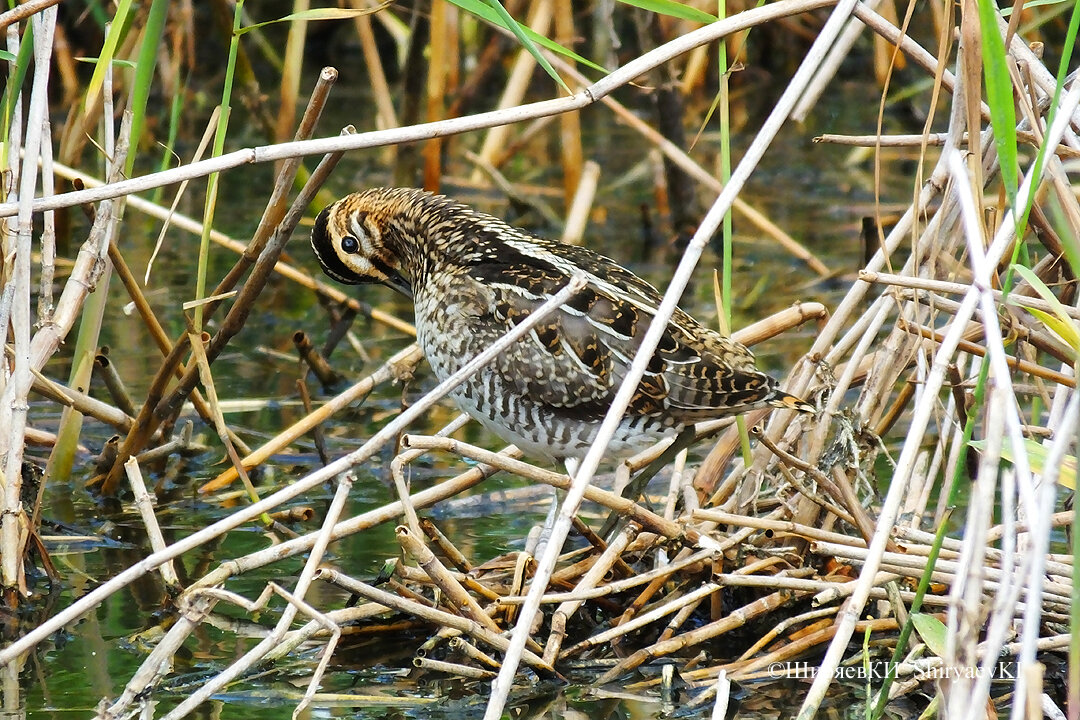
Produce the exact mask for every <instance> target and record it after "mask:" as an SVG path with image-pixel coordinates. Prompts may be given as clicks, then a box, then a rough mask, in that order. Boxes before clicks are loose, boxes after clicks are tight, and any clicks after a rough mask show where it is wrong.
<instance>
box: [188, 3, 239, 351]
mask: <svg viewBox="0 0 1080 720" xmlns="http://www.w3.org/2000/svg"><path fill="white" fill-rule="evenodd" d="M243 13H244V0H237V2H236V8H235V10H234V11H233V33H232V38H231V39H230V40H229V59H228V61H227V63H226V65H225V85H224V87H223V88H222V90H221V113H220V114H219V115H218V125H217V133H216V134H215V135H214V151H213V153H212V157H218V156H219V155H221V154H222V153H223V152H224V150H225V135H226V133H227V132H228V129H229V115H230V114H231V108H232V105H231V103H232V89H233V81H234V79H235V77H236V58H237V55H238V54H239V52H240V18H241V17H242V16H243ZM219 177H220V173H211V175H210V176H209V177H208V178H207V181H206V207H205V208H204V209H203V231H202V235H201V236H200V238H199V268H198V273H197V275H196V277H195V299H196V300H202V299H203V298H205V297H206V275H207V272H208V271H209V265H210V230H211V228H213V227H214V212H215V210H216V209H217V194H218V178H219ZM192 323H193V324H194V326H195V332H196V333H198V332H201V331H202V323H203V305H202V303H199V304H198V305H196V306H195V312H194V314H193V317H192Z"/></svg>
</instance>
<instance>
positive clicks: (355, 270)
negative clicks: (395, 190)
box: [311, 190, 412, 297]
mask: <svg viewBox="0 0 1080 720" xmlns="http://www.w3.org/2000/svg"><path fill="white" fill-rule="evenodd" d="M393 217H394V213H393V209H392V207H391V206H390V205H388V198H387V197H385V196H384V194H383V193H380V192H379V191H370V190H369V191H367V192H360V193H353V194H352V195H347V196H345V197H343V198H342V199H340V200H338V201H337V202H335V203H333V204H331V205H328V206H327V207H326V208H325V209H324V210H323V211H322V212H321V213H319V217H318V218H317V219H316V220H315V227H314V229H313V230H312V231H311V247H312V248H313V249H314V250H315V257H317V258H318V259H319V264H320V265H322V269H323V272H325V273H326V274H327V275H329V276H330V277H332V278H333V279H334V280H337V281H338V282H341V283H346V284H348V285H359V284H363V283H382V284H383V285H386V286H388V287H391V288H393V289H395V290H397V291H399V292H401V293H403V294H405V295H407V296H409V297H411V296H412V285H411V283H410V282H409V279H408V278H407V277H406V273H405V272H404V271H403V268H402V257H401V254H400V252H399V251H398V248H396V247H395V246H394V243H393V242H392V240H391V236H392V235H393V234H394V232H395V229H394V228H392V227H391V219H392V218H393Z"/></svg>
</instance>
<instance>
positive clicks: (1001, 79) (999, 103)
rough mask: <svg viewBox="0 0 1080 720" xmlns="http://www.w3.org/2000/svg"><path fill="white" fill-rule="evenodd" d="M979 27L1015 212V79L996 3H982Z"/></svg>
mask: <svg viewBox="0 0 1080 720" xmlns="http://www.w3.org/2000/svg"><path fill="white" fill-rule="evenodd" d="M979 25H980V26H981V29H982V46H983V73H984V74H985V76H986V102H987V104H988V105H989V106H990V124H991V125H992V126H993V128H994V143H995V145H997V152H998V159H999V160H1000V163H1001V181H1002V182H1003V183H1004V185H1005V196H1006V197H1007V198H1008V200H1009V207H1010V208H1012V209H1013V211H1014V212H1015V211H1016V191H1017V187H1018V186H1019V175H1020V165H1019V160H1018V159H1017V149H1016V108H1015V107H1014V106H1013V91H1012V80H1010V78H1009V67H1008V64H1007V60H1006V58H1005V41H1004V39H1003V38H1002V37H1001V32H1000V31H999V29H998V15H997V4H996V3H994V2H993V0H979ZM973 130H974V129H973Z"/></svg>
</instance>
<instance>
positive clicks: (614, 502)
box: [401, 435, 705, 545]
mask: <svg viewBox="0 0 1080 720" xmlns="http://www.w3.org/2000/svg"><path fill="white" fill-rule="evenodd" d="M401 445H402V447H407V448H414V449H417V450H443V451H445V452H450V453H454V454H456V455H460V456H462V457H467V458H471V459H473V460H476V461H478V462H482V463H485V464H488V465H492V466H494V467H497V468H499V469H501V470H506V471H507V472H512V473H514V474H515V475H519V476H521V477H523V478H526V479H528V480H533V481H535V482H540V483H543V484H545V485H550V486H551V487H554V488H557V489H559V490H568V489H569V488H570V487H571V485H572V480H571V479H570V478H569V477H567V476H566V475H563V474H561V473H556V472H552V471H551V470H544V469H542V468H538V467H536V466H534V465H530V464H529V463H526V462H522V461H520V460H514V459H512V458H508V457H506V456H504V455H500V454H497V453H493V452H491V451H490V450H484V449H483V448H478V447H476V446H474V445H469V444H468V443H464V442H461V441H460V440H453V439H451V438H438V437H430V436H424V435H405V436H403V437H402V438H401ZM583 496H584V498H585V499H588V500H590V501H592V502H595V503H598V504H600V505H603V506H604V507H606V508H609V509H611V510H614V511H616V512H618V513H619V514H620V515H621V516H623V517H625V518H627V519H630V520H633V521H635V522H639V523H641V525H642V527H645V528H648V529H650V530H652V531H654V532H657V533H659V534H661V535H663V536H664V537H666V538H669V539H671V540H684V541H685V542H687V543H689V544H691V545H696V544H698V543H701V542H705V538H704V536H702V535H701V534H700V533H699V532H697V531H696V530H694V529H692V528H687V527H685V526H683V525H681V524H679V523H676V522H673V521H671V520H665V519H664V518H663V517H661V516H660V515H657V514H656V513H654V512H652V511H649V510H646V509H645V508H643V507H641V506H640V505H638V504H637V503H634V502H632V501H630V500H627V499H625V498H623V497H620V496H618V495H616V494H615V493H612V492H609V491H607V490H602V489H600V488H595V487H591V486H590V487H588V488H587V489H586V490H585V491H584V493H583Z"/></svg>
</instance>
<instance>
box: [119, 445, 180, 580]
mask: <svg viewBox="0 0 1080 720" xmlns="http://www.w3.org/2000/svg"><path fill="white" fill-rule="evenodd" d="M124 470H125V471H126V472H127V476H128V482H130V483H131V490H132V492H133V493H134V494H135V498H134V500H135V507H136V508H138V510H139V515H141V516H142V520H143V525H145V526H146V536H147V538H148V539H149V540H150V549H151V550H152V551H153V552H160V551H161V550H164V549H165V538H164V537H163V536H162V534H161V526H160V525H158V521H157V516H156V515H154V501H153V499H152V498H151V497H150V493H148V492H146V483H144V482H143V477H142V470H140V469H139V460H138V458H128V461H127V462H126V463H124ZM161 579H162V580H163V581H164V582H165V587H167V588H169V589H170V590H172V591H174V592H175V591H177V590H179V589H180V578H179V577H177V575H176V568H174V567H173V564H172V561H169V562H165V563H162V564H161Z"/></svg>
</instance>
